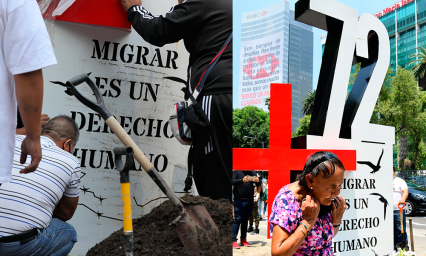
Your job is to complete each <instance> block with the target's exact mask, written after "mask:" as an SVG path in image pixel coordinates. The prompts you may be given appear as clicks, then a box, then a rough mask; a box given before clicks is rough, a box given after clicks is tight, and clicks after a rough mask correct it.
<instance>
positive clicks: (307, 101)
mask: <svg viewBox="0 0 426 256" xmlns="http://www.w3.org/2000/svg"><path fill="white" fill-rule="evenodd" d="M316 94H317V90H316V89H315V90H313V91H310V92H309V93H308V95H307V96H306V98H304V99H303V101H302V112H303V114H305V115H312V111H313V110H314V101H315V95H316Z"/></svg>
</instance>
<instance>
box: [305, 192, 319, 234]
mask: <svg viewBox="0 0 426 256" xmlns="http://www.w3.org/2000/svg"><path fill="white" fill-rule="evenodd" d="M301 208H302V215H303V218H304V219H305V220H306V221H307V222H308V223H309V224H310V225H311V226H313V225H314V224H315V221H316V220H317V218H318V214H319V211H320V203H319V201H318V200H317V199H316V198H315V197H311V196H310V195H307V196H306V200H304V201H303V202H302V207H301Z"/></svg>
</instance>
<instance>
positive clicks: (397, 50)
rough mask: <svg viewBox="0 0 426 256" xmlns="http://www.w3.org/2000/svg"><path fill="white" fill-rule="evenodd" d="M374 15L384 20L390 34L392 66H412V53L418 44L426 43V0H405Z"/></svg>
mask: <svg viewBox="0 0 426 256" xmlns="http://www.w3.org/2000/svg"><path fill="white" fill-rule="evenodd" d="M374 16H376V17H377V18H379V19H380V21H381V22H383V24H384V25H385V27H386V29H387V31H388V34H389V43H390V50H391V58H390V66H391V68H392V69H393V70H396V68H397V67H398V66H401V67H403V68H407V69H409V68H411V66H408V63H409V62H410V61H411V59H410V57H411V55H412V54H415V53H416V51H417V50H416V48H417V47H418V46H424V45H425V44H426V0H403V1H401V2H399V3H396V4H394V5H392V6H390V7H388V8H385V9H384V10H382V11H380V12H378V13H376V14H374Z"/></svg>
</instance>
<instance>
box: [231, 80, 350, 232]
mask: <svg viewBox="0 0 426 256" xmlns="http://www.w3.org/2000/svg"><path fill="white" fill-rule="evenodd" d="M270 102H271V105H270V107H271V110H270V121H269V148H256V149H254V148H234V151H233V158H234V161H233V169H234V170H268V171H269V175H268V176H269V183H268V186H269V188H268V202H270V203H269V204H268V213H269V212H270V211H271V206H272V202H273V200H274V198H275V196H276V195H277V193H278V191H279V190H280V189H281V188H282V187H283V186H285V185H287V184H289V183H290V171H291V170H303V166H304V165H305V162H306V160H307V159H308V156H310V155H312V154H313V153H315V152H317V151H322V150H326V151H331V152H333V153H334V154H336V155H337V156H338V157H339V159H340V160H341V161H342V163H343V164H344V166H345V168H346V170H355V169H356V151H355V150H332V149H292V148H291V85H290V84H271V100H270ZM268 215H269V214H268ZM268 238H269V225H268Z"/></svg>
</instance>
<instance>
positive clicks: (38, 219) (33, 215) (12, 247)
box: [0, 115, 80, 256]
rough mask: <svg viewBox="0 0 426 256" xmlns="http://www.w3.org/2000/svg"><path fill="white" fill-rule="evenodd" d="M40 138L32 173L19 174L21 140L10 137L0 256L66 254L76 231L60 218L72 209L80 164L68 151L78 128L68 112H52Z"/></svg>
mask: <svg viewBox="0 0 426 256" xmlns="http://www.w3.org/2000/svg"><path fill="white" fill-rule="evenodd" d="M41 135H42V136H41V137H40V144H41V149H42V158H41V161H40V165H39V166H38V168H37V169H36V171H34V172H32V173H28V174H21V173H19V171H20V170H21V169H23V168H24V167H25V166H27V165H28V164H29V163H30V162H31V159H30V158H28V159H27V161H26V163H25V164H23V165H21V164H20V157H21V143H22V141H23V140H24V138H25V136H23V135H16V144H15V155H14V160H13V170H12V181H11V182H10V183H4V184H2V185H1V187H0V255H2V256H3V255H20V256H25V255H68V253H69V252H70V251H71V249H72V247H73V246H74V243H75V242H77V233H76V231H75V229H74V227H73V226H71V225H70V224H68V223H66V222H65V221H67V220H69V219H71V218H72V216H73V214H74V211H75V210H76V208H77V203H78V197H79V183H80V162H79V160H78V159H77V158H76V157H74V156H73V155H72V152H73V149H74V147H75V145H76V144H77V141H78V137H79V130H78V126H77V124H76V123H75V121H74V120H73V119H72V118H70V117H68V116H62V115H61V116H57V117H54V118H52V119H50V120H49V121H48V122H47V123H46V125H45V126H44V128H43V130H42V132H41Z"/></svg>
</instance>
